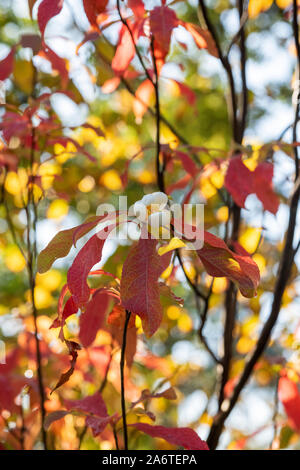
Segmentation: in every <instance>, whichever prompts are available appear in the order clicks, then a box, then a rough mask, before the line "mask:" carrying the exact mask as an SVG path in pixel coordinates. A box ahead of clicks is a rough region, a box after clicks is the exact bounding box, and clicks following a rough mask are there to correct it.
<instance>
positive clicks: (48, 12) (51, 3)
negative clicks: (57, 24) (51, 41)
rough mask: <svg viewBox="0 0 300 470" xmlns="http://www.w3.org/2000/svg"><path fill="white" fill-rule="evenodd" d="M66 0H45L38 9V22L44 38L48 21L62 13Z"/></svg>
mask: <svg viewBox="0 0 300 470" xmlns="http://www.w3.org/2000/svg"><path fill="white" fill-rule="evenodd" d="M63 3H64V0H43V1H42V2H41V3H40V5H39V8H38V14H37V20H38V24H39V28H40V30H41V33H42V36H43V35H44V32H45V29H46V26H47V23H48V21H49V20H50V19H51V18H53V16H56V15H58V14H59V13H60V11H61V9H62V7H63Z"/></svg>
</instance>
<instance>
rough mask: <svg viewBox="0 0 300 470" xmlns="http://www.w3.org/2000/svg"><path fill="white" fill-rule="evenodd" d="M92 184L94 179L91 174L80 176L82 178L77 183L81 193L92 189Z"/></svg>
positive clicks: (93, 184)
mask: <svg viewBox="0 0 300 470" xmlns="http://www.w3.org/2000/svg"><path fill="white" fill-rule="evenodd" d="M94 186H95V180H94V178H93V177H92V176H89V175H87V176H85V177H84V178H82V180H81V181H79V183H78V189H79V191H81V192H82V193H89V192H90V191H92V189H94Z"/></svg>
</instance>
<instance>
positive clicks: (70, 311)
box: [50, 297, 78, 328]
mask: <svg viewBox="0 0 300 470" xmlns="http://www.w3.org/2000/svg"><path fill="white" fill-rule="evenodd" d="M77 312H78V306H77V305H76V303H75V302H74V298H73V297H70V298H69V299H68V300H67V301H66V303H65V306H64V309H63V312H62V314H61V316H60V315H59V316H58V317H57V318H56V319H55V320H54V322H53V323H52V325H51V326H50V328H58V327H60V326H61V327H62V326H64V324H65V322H66V319H67V318H68V317H70V316H71V315H74V314H75V313H77Z"/></svg>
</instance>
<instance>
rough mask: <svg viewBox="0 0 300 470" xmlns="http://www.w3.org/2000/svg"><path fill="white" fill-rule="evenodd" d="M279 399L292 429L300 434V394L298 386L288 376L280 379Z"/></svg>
mask: <svg viewBox="0 0 300 470" xmlns="http://www.w3.org/2000/svg"><path fill="white" fill-rule="evenodd" d="M278 397H279V400H280V401H281V402H282V404H283V406H284V409H285V412H286V414H287V416H288V418H289V422H290V424H291V426H292V428H293V429H294V430H295V431H298V432H300V393H299V391H298V387H297V384H296V383H295V382H293V381H292V380H290V379H289V378H288V377H287V376H284V377H280V379H279V383H278Z"/></svg>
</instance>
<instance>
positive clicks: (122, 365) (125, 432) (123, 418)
mask: <svg viewBox="0 0 300 470" xmlns="http://www.w3.org/2000/svg"><path fill="white" fill-rule="evenodd" d="M130 315H131V312H130V311H129V310H126V317H125V323H124V330H123V341H122V349H121V360H120V374H121V407H122V420H123V435H124V450H128V433H127V422H126V404H125V383H124V365H125V352H126V340H127V328H128V323H129V320H130Z"/></svg>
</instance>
